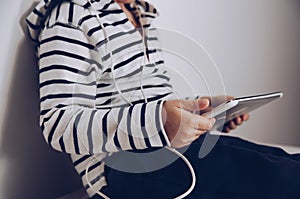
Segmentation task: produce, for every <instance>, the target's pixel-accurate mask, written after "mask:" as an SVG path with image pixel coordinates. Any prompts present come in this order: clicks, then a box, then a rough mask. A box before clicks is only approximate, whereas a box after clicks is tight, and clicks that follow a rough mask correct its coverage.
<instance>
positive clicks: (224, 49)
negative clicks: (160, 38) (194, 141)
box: [0, 0, 300, 199]
mask: <svg viewBox="0 0 300 199" xmlns="http://www.w3.org/2000/svg"><path fill="white" fill-rule="evenodd" d="M152 2H154V3H155V4H156V5H157V7H158V8H159V11H160V13H161V16H160V19H159V22H158V25H159V26H162V27H167V28H172V29H175V30H178V31H180V32H183V33H185V34H187V35H189V36H191V37H192V38H194V39H195V40H196V41H198V42H199V43H201V44H202V45H204V46H205V47H206V48H207V49H208V51H209V52H210V54H211V55H212V57H213V58H214V60H215V62H216V63H217V64H218V66H219V68H220V71H221V73H222V76H223V78H224V82H225V86H226V90H227V92H228V93H229V94H232V95H236V96H239V95H246V94H255V93H261V92H268V91H274V90H282V91H283V92H284V93H285V98H284V99H283V100H281V101H278V102H276V103H273V104H271V105H269V106H268V107H265V108H264V109H261V110H259V111H257V112H255V113H253V114H252V115H251V117H252V118H251V120H250V121H249V122H248V123H247V124H246V125H245V126H243V127H241V128H240V129H239V130H238V131H237V132H236V133H237V134H239V135H242V136H243V137H246V138H249V139H251V140H257V141H260V142H270V143H284V144H291V145H298V146H299V145H300V134H299V132H298V128H297V127H298V114H297V113H296V111H297V110H299V105H297V103H298V102H299V101H300V96H299V95H298V92H299V88H298V85H299V80H298V75H299V72H298V67H297V66H298V65H299V63H300V60H299V52H300V51H299V50H300V49H299V46H300V45H298V44H299V43H300V42H299V38H300V37H299V36H300V34H299V33H300V30H299V22H298V21H299V13H300V12H299V11H300V5H299V2H298V1H293V0H226V1H216V0H184V1H178V0H175V1H174V0H152ZM31 4H32V1H31V0H14V1H9V2H8V1H7V2H5V3H2V4H1V7H0V13H1V23H2V28H1V32H0V43H1V45H0V55H1V59H0V198H5V199H11V198H12V199H15V198H53V197H55V196H57V195H59V194H63V193H66V192H68V191H69V190H72V189H75V188H77V187H78V186H79V182H78V178H76V175H75V173H74V170H73V169H72V167H71V166H70V165H71V163H70V161H69V159H68V158H67V157H66V156H65V155H63V154H59V153H56V152H54V151H52V150H50V149H49V148H48V146H47V145H46V144H45V142H44V140H43V138H42V135H41V132H40V129H39V127H38V112H39V107H38V85H37V77H38V76H37V66H36V63H35V62H34V55H33V53H32V46H31V45H30V42H29V41H27V40H25V39H24V34H23V32H22V30H21V28H20V25H19V20H20V16H21V15H23V14H24V12H25V11H26V10H27V9H28V8H29V7H30V5H31Z"/></svg>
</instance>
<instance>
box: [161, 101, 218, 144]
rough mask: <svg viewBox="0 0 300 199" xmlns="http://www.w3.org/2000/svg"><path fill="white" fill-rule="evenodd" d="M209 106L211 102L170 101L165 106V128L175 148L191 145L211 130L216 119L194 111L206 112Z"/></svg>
mask: <svg viewBox="0 0 300 199" xmlns="http://www.w3.org/2000/svg"><path fill="white" fill-rule="evenodd" d="M208 106H209V100H207V99H198V100H170V101H165V102H164V104H163V113H162V118H163V121H164V128H165V131H166V133H167V135H168V138H169V140H170V142H171V145H172V146H173V147H175V148H179V147H183V146H186V145H189V144H190V143H192V142H193V141H194V140H196V139H197V138H198V137H199V136H200V135H202V134H204V133H205V132H207V131H208V130H210V129H211V128H212V127H213V125H214V123H215V119H214V118H211V119H207V118H205V117H202V116H200V115H198V114H194V113H192V111H200V110H204V109H206V108H207V107H208Z"/></svg>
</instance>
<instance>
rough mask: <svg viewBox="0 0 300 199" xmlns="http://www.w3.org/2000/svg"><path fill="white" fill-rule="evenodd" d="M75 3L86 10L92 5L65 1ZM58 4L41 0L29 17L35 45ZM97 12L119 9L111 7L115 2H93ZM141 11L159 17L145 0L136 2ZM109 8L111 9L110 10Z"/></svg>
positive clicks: (30, 31)
mask: <svg viewBox="0 0 300 199" xmlns="http://www.w3.org/2000/svg"><path fill="white" fill-rule="evenodd" d="M65 1H70V2H73V3H74V4H77V5H79V6H82V7H84V8H89V7H90V4H89V3H88V0H65ZM57 2H61V1H60V0H41V1H40V2H39V3H38V4H37V5H36V6H35V7H34V9H33V10H32V12H31V13H30V14H29V15H28V16H27V18H26V23H27V28H28V34H29V36H30V38H31V39H32V41H33V42H34V43H36V44H37V43H38V38H39V35H40V32H41V30H42V29H43V28H44V27H45V21H46V20H47V17H45V16H48V15H49V12H50V11H51V10H52V8H53V7H55V6H56V4H57ZM91 2H92V4H94V6H95V8H97V10H108V9H110V10H111V9H117V8H118V7H115V6H109V5H110V4H113V3H115V2H114V0H91ZM135 3H136V4H137V5H138V6H139V7H140V8H141V9H140V11H141V13H142V14H148V15H150V16H152V17H156V16H157V15H158V13H157V10H156V9H155V8H154V7H153V6H152V5H151V4H149V3H148V2H145V1H143V0H136V2H135ZM108 7H109V8H108Z"/></svg>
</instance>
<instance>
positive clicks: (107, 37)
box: [85, 0, 196, 199]
mask: <svg viewBox="0 0 300 199" xmlns="http://www.w3.org/2000/svg"><path fill="white" fill-rule="evenodd" d="M87 1H88V2H89V4H90V5H91V7H92V9H93V11H94V12H95V15H96V18H97V21H98V22H99V24H100V26H101V28H102V30H103V34H104V36H105V38H106V40H107V43H106V47H107V51H109V56H110V62H111V63H110V64H111V74H112V79H113V82H114V85H115V87H116V89H117V91H118V93H119V94H120V96H121V98H122V99H123V100H124V101H125V102H127V103H128V104H130V106H133V104H132V102H131V101H129V100H127V99H126V98H125V96H124V94H123V93H122V91H121V89H120V87H119V86H118V83H117V81H116V78H115V76H114V64H113V53H112V51H111V49H110V46H109V43H110V39H109V36H108V35H107V32H106V30H105V27H104V25H103V24H102V22H101V19H100V17H99V14H97V10H96V8H95V6H94V5H93V4H92V2H91V0H87ZM139 19H141V16H139ZM140 24H141V28H142V37H143V44H144V47H143V53H144V58H145V61H144V62H143V65H142V70H141V78H140V88H141V92H142V94H143V97H144V100H145V103H147V102H148V100H147V97H146V95H145V92H144V88H143V71H144V67H145V62H146V61H147V60H148V57H147V51H146V41H145V36H146V35H145V30H144V28H143V24H142V23H141V22H140ZM165 148H166V149H168V150H170V151H171V152H173V153H175V154H176V155H178V156H179V157H180V158H181V159H182V160H183V161H184V162H185V163H186V165H187V166H188V168H189V170H190V172H191V175H192V183H191V186H190V188H189V189H188V190H187V191H186V192H185V193H183V194H182V195H180V196H177V197H176V198H174V199H183V198H185V197H186V196H188V195H189V194H190V193H191V192H192V191H193V189H194V188H195V184H196V175H195V171H194V169H193V167H192V165H191V163H190V162H189V161H188V159H187V158H186V157H185V156H184V155H182V154H181V153H180V152H179V151H177V150H176V149H175V148H171V147H165ZM95 160H97V158H96V157H95V159H94V160H91V161H90V162H89V164H88V165H87V167H86V169H85V178H86V181H87V184H88V185H89V187H90V188H91V189H92V190H93V191H94V192H95V193H96V194H98V195H100V196H101V197H103V198H104V199H110V198H109V197H108V196H106V195H105V194H104V193H102V192H101V191H99V190H96V189H95V188H94V186H93V185H92V184H91V181H90V179H89V177H88V173H89V168H90V167H91V165H92V164H93V163H94V161H95Z"/></svg>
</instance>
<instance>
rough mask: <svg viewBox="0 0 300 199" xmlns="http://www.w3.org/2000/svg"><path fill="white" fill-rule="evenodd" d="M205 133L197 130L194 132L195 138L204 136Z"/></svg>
mask: <svg viewBox="0 0 300 199" xmlns="http://www.w3.org/2000/svg"><path fill="white" fill-rule="evenodd" d="M206 132H207V131H199V130H196V132H195V137H196V138H198V137H200V136H201V135H203V134H205V133H206Z"/></svg>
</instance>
